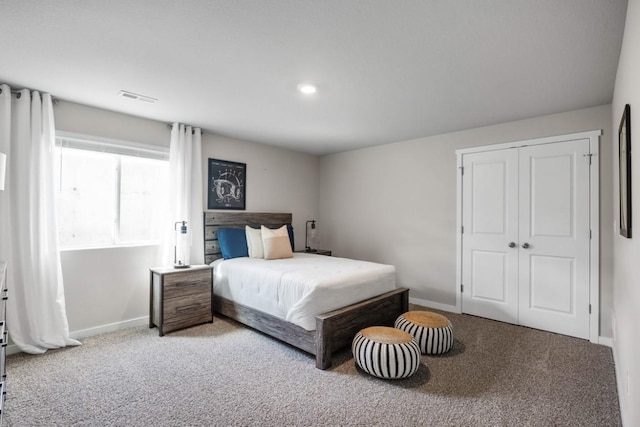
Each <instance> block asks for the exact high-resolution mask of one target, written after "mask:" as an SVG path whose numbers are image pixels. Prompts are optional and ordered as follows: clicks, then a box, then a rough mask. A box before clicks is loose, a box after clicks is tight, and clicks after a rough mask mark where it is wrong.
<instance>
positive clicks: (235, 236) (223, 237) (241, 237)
mask: <svg viewBox="0 0 640 427" xmlns="http://www.w3.org/2000/svg"><path fill="white" fill-rule="evenodd" d="M218 243H219V244H220V252H222V258H224V259H231V258H239V257H245V256H246V257H248V256H249V249H248V247H247V235H246V233H245V231H244V228H219V229H218Z"/></svg>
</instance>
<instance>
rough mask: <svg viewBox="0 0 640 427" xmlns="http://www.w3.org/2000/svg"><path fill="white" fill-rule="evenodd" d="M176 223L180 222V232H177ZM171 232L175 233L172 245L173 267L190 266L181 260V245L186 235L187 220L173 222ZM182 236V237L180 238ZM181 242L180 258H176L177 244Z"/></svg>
mask: <svg viewBox="0 0 640 427" xmlns="http://www.w3.org/2000/svg"><path fill="white" fill-rule="evenodd" d="M178 224H182V225H181V226H180V233H179V234H177V231H178ZM173 232H174V234H176V243H175V245H173V268H189V267H191V266H190V265H189V264H185V263H184V262H182V257H183V255H184V253H183V249H184V248H183V246H184V245H185V242H184V237H186V235H187V221H178V222H176V223H175V224H173ZM181 237H182V238H181ZM179 243H181V244H180V245H179V246H180V259H178V244H179Z"/></svg>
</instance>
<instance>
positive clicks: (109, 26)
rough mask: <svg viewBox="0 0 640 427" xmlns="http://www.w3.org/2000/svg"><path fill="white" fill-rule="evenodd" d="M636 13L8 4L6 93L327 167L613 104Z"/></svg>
mask: <svg viewBox="0 0 640 427" xmlns="http://www.w3.org/2000/svg"><path fill="white" fill-rule="evenodd" d="M626 4H627V2H626V0H562V1H559V0H455V1H448V0H394V1H388V0H368V1H359V0H186V1H185V0H182V1H178V0H110V1H102V0H73V1H72V0H57V1H43V0H40V1H36V0H10V1H9V0H0V28H1V29H2V31H1V33H0V82H4V83H9V84H11V85H13V86H14V87H29V88H32V89H38V90H42V91H47V92H50V93H51V94H52V95H53V96H55V97H57V98H60V99H63V100H68V101H73V102H78V103H82V104H87V105H91V106H95V107H100V108H105V109H109V110H114V111H119V112H123V113H127V114H132V115H136V116H141V117H146V118H151V119H156V120H161V121H166V122H174V121H178V122H182V123H186V124H190V125H194V126H200V127H202V128H203V129H205V130H206V131H209V132H212V133H216V134H221V135H227V136H232V137H236V138H241V139H245V140H250V141H255V142H259V143H266V144H271V145H277V146H282V147H286V148H290V149H295V150H299V151H303V152H308V153H312V154H327V153H334V152H340V151H345V150H350V149H355V148H361V147H367V146H373V145H379V144H385V143H389V142H395V141H401V140H407V139H412V138H418V137H422V136H430V135H437V134H442V133H446V132H452V131H457V130H463V129H469V128H474V127H479V126H485V125H491V124H496V123H502V122H507V121H512V120H518V119H523V118H529V117H536V116H541V115H546V114H553V113H558V112H563V111H569V110H574V109H580V108H586V107H591V106H596V105H602V104H608V103H610V102H611V99H612V96H613V86H614V81H615V75H616V69H617V65H618V57H619V53H620V46H621V42H622V34H623V30H624V23H625V13H626ZM302 82H312V83H314V84H316V85H317V88H318V91H317V93H316V94H315V95H312V96H309V95H304V94H302V93H300V92H298V90H297V86H298V84H300V83H302ZM120 90H126V91H131V92H134V93H136V94H141V95H145V96H148V97H151V98H156V99H157V102H156V103H153V104H150V103H146V102H140V101H135V100H131V99H126V98H122V97H118V96H117V94H118V92H119V91H120Z"/></svg>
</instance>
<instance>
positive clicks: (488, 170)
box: [462, 149, 518, 323]
mask: <svg viewBox="0 0 640 427" xmlns="http://www.w3.org/2000/svg"><path fill="white" fill-rule="evenodd" d="M462 180H463V184H462V186H463V194H462V212H463V215H462V222H463V228H464V229H463V234H462V236H463V237H462V239H463V247H462V260H463V261H462V283H463V286H464V289H463V292H462V307H463V311H464V312H465V313H469V314H474V315H477V316H482V317H488V318H491V319H495V320H501V321H503V322H510V323H518V244H517V243H518V150H517V149H508V150H497V151H487V152H482V153H473V154H469V155H465V156H464V157H463V175H462Z"/></svg>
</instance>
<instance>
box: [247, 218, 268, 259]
mask: <svg viewBox="0 0 640 427" xmlns="http://www.w3.org/2000/svg"><path fill="white" fill-rule="evenodd" d="M245 232H246V233H247V248H248V249H249V257H251V258H264V249H263V246H262V230H260V229H258V228H251V227H249V226H248V225H247V226H245Z"/></svg>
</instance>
